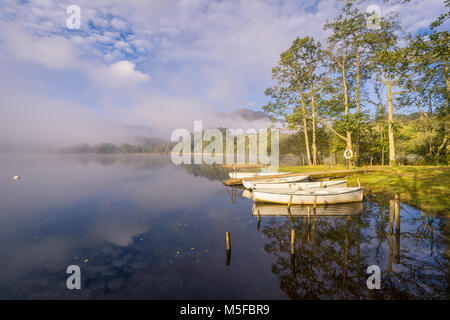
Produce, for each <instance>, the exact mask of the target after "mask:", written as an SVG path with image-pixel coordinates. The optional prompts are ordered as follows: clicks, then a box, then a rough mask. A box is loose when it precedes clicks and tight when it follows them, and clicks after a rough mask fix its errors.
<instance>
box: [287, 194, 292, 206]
mask: <svg viewBox="0 0 450 320" xmlns="http://www.w3.org/2000/svg"><path fill="white" fill-rule="evenodd" d="M291 204H292V194H291V196H290V197H289V203H288V208H290V207H291Z"/></svg>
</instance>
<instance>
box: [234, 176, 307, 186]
mask: <svg viewBox="0 0 450 320" xmlns="http://www.w3.org/2000/svg"><path fill="white" fill-rule="evenodd" d="M308 179H309V176H295V177H285V178H267V179H259V180H258V181H248V180H243V181H242V184H243V185H244V187H245V188H247V189H252V188H253V187H254V186H255V185H258V184H264V185H266V184H271V185H277V184H289V183H293V184H294V183H297V182H302V181H303V182H304V181H308Z"/></svg>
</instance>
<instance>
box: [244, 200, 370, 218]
mask: <svg viewBox="0 0 450 320" xmlns="http://www.w3.org/2000/svg"><path fill="white" fill-rule="evenodd" d="M309 211H310V215H311V216H313V215H317V216H354V215H361V214H362V213H363V204H362V202H352V203H338V204H324V205H320V206H317V207H316V208H315V209H314V208H311V207H310V210H309ZM289 213H290V214H291V216H308V206H305V205H301V204H299V205H292V206H290V208H289V211H288V207H287V206H286V205H284V204H277V203H265V202H255V204H253V208H252V214H253V215H254V216H258V214H259V215H260V216H266V217H279V216H289Z"/></svg>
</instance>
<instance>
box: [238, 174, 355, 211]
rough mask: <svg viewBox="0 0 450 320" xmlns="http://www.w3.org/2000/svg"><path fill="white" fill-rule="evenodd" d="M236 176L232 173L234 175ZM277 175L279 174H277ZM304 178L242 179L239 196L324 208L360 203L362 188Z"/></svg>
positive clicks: (339, 182) (303, 176)
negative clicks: (241, 190) (242, 190)
mask: <svg viewBox="0 0 450 320" xmlns="http://www.w3.org/2000/svg"><path fill="white" fill-rule="evenodd" d="M235 173H236V172H235ZM278 174H279V173H278ZM308 180H309V176H307V175H300V174H299V175H296V176H292V175H290V176H289V177H280V176H276V177H267V178H266V179H248V180H246V179H245V178H244V179H243V181H242V183H243V185H244V187H246V188H247V190H246V191H244V193H243V197H247V198H251V199H253V200H255V201H257V202H258V201H259V202H269V203H277V204H288V205H289V206H290V205H294V204H299V205H302V204H313V205H319V204H320V205H327V204H337V203H353V202H361V201H362V200H363V189H362V188H360V187H352V188H349V187H347V180H329V181H316V182H314V181H312V182H311V181H308Z"/></svg>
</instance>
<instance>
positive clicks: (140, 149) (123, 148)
mask: <svg viewBox="0 0 450 320" xmlns="http://www.w3.org/2000/svg"><path fill="white" fill-rule="evenodd" d="M172 148H173V144H167V145H165V144H151V145H139V144H129V143H124V144H121V145H116V144H114V143H108V142H104V143H100V144H95V145H90V144H88V143H82V144H79V145H74V146H70V147H63V148H59V149H58V150H56V151H57V152H61V153H164V154H166V153H170V152H171V150H172Z"/></svg>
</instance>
